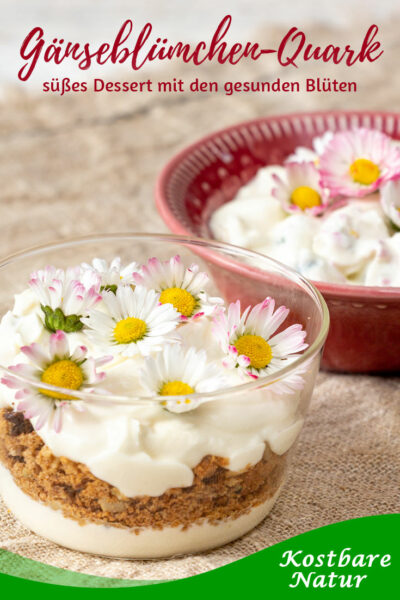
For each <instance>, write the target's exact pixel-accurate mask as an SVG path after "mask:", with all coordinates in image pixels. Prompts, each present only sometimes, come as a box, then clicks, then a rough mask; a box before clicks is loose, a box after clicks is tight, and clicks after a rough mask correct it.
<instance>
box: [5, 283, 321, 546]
mask: <svg viewBox="0 0 400 600" xmlns="http://www.w3.org/2000/svg"><path fill="white" fill-rule="evenodd" d="M40 319H41V309H40V305H39V302H38V301H37V300H36V297H35V295H34V294H33V292H31V291H29V290H28V291H24V292H23V293H21V294H18V295H17V296H16V299H15V305H14V308H13V309H12V310H11V311H9V312H8V313H7V314H6V315H5V316H4V317H3V319H2V321H1V324H0V364H2V365H11V364H12V365H15V364H18V363H23V362H27V359H26V356H25V355H24V354H23V353H22V352H20V350H19V348H20V347H21V346H23V345H26V344H31V343H32V342H42V343H43V342H45V341H46V338H48V337H49V335H50V334H49V333H48V332H47V331H46V330H45V329H44V328H43V325H42V323H41V320H40ZM179 332H180V335H182V338H184V339H185V338H187V339H188V340H191V341H192V343H193V344H194V343H197V344H198V345H199V346H200V347H205V346H208V345H209V346H210V347H211V346H212V347H213V348H214V350H213V352H214V355H213V356H211V358H212V359H220V358H221V356H222V355H221V356H219V355H218V349H217V350H215V347H216V344H215V343H214V344H212V343H211V342H212V331H211V324H210V320H209V319H208V318H202V319H200V320H199V321H198V322H193V323H192V322H190V323H187V324H184V325H182V326H181V327H179V328H178V333H179ZM68 335H69V336H71V337H70V339H71V343H73V345H77V344H78V343H79V344H83V345H85V346H87V347H88V350H89V352H90V353H91V355H92V356H99V355H102V354H103V353H102V352H101V351H99V350H98V349H97V348H96V347H95V345H94V344H93V343H92V342H91V341H90V339H89V338H88V337H87V336H86V335H85V333H84V330H83V331H82V332H77V333H72V334H68ZM143 360H144V359H143V357H141V356H135V357H129V358H125V357H123V356H119V357H118V358H116V359H114V360H113V362H111V363H109V364H106V365H105V366H104V367H102V370H104V371H105V372H106V373H107V377H106V381H107V389H110V390H111V391H112V392H113V394H116V395H129V396H130V397H135V395H137V396H144V395H145V391H144V390H143V389H142V387H141V385H140V382H139V379H138V372H139V370H140V369H141V368H142V366H143ZM229 377H230V385H232V386H235V385H237V384H238V383H243V380H239V379H238V375H237V374H236V372H235V370H232V371H231V372H230V375H229ZM309 395H310V391H309V390H308V389H307V386H306V387H305V388H304V389H303V390H300V391H298V392H295V393H291V394H276V393H273V392H270V393H268V394H266V392H265V390H264V391H252V392H251V394H249V393H243V394H242V395H239V396H238V395H234V396H232V397H231V398H230V397H229V396H227V397H226V399H225V400H218V401H211V402H209V403H205V404H202V405H201V406H200V407H198V408H197V409H196V410H193V411H191V412H188V413H185V414H175V413H172V412H169V411H168V410H164V409H163V408H162V407H161V406H160V405H159V403H158V402H154V401H152V400H151V399H149V401H148V403H147V404H146V403H144V404H143V403H142V404H140V405H139V404H134V403H133V404H130V405H124V404H109V405H102V404H100V403H98V402H96V401H94V402H93V403H90V402H87V403H85V404H86V406H85V409H84V410H78V404H74V402H71V405H70V407H69V408H68V410H65V413H64V416H63V426H62V429H61V431H59V432H56V431H54V429H53V428H52V426H51V424H50V423H49V422H48V423H47V424H45V425H44V426H43V427H42V428H41V429H40V430H39V431H38V435H39V436H40V437H41V438H42V439H43V441H44V443H45V444H46V445H47V446H48V447H49V448H50V450H51V451H52V453H53V454H54V455H56V456H64V457H66V458H68V459H70V460H72V461H76V462H79V463H83V464H85V465H86V466H87V467H88V468H89V470H90V471H91V472H92V473H93V474H94V475H95V476H96V477H98V478H99V479H101V480H104V481H106V482H108V483H109V484H110V485H112V486H115V487H116V488H118V489H119V490H120V491H121V492H122V493H123V494H124V495H125V496H127V497H134V496H139V495H150V496H159V495H161V494H163V493H164V492H165V491H166V490H168V489H169V488H172V487H186V486H190V485H191V484H192V483H193V471H192V469H193V468H194V467H195V466H196V465H197V464H199V463H200V462H201V460H202V459H203V458H204V457H205V456H207V455H215V456H221V457H225V458H227V459H228V460H229V464H228V468H229V469H231V470H233V471H240V470H243V469H245V468H246V467H249V466H251V465H255V464H256V463H257V462H258V461H259V460H260V459H261V458H262V456H263V454H264V451H265V448H266V443H268V444H269V445H270V447H271V449H272V451H273V452H275V453H276V454H279V455H282V454H284V453H285V452H286V451H287V450H288V449H289V448H290V447H291V446H292V444H293V443H294V441H295V439H296V437H297V436H298V433H299V431H300V429H301V426H302V423H303V419H302V417H301V413H303V412H304V411H303V410H299V405H300V404H301V403H302V402H304V401H305V400H304V397H305V396H307V397H309ZM1 402H2V404H3V406H6V405H13V403H14V390H12V389H9V388H7V387H6V386H4V385H3V386H1ZM32 422H33V424H34V423H35V420H34V419H33V420H32ZM13 510H14V507H13ZM43 510H44V509H43ZM42 512H43V511H42ZM60 518H61V517H60ZM249 519H250V516H249ZM22 520H23V521H24V519H22ZM238 521H239V519H238ZM250 521H251V519H250ZM250 521H249V523H248V524H246V523H247V522H246V523H245V519H244V521H243V532H244V531H245V530H247V529H249V528H251V526H252V525H251V524H250ZM27 524H28V526H30V525H29V523H27ZM93 527H94V526H93ZM97 531H100V529H98V530H97ZM121 535H122V534H121ZM157 535H159V534H158V533H157ZM174 535H175V534H174ZM229 535H230V534H229ZM229 535H228V536H227V541H228V538H229ZM237 535H240V533H239V534H232V538H233V537H237ZM140 537H141V536H140ZM206 537H207V536H205V539H206ZM229 539H231V538H229ZM63 543H64V542H63ZM210 545H212V544H210ZM207 547H208V546H207ZM89 551H90V549H89Z"/></svg>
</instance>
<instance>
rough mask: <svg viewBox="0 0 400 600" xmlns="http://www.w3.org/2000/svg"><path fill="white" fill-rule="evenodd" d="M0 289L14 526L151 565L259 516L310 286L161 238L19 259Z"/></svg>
mask: <svg viewBox="0 0 400 600" xmlns="http://www.w3.org/2000/svg"><path fill="white" fill-rule="evenodd" d="M117 256H118V257H119V259H116V257H117ZM99 257H101V260H100V259H99ZM155 257H156V258H155ZM232 261H233V262H234V264H235V277H232ZM227 264H228V265H229V270H227V267H226V265H227ZM48 265H54V267H52V266H48ZM121 265H124V267H122V266H121ZM71 267H73V268H71ZM207 274H208V275H207ZM0 282H1V290H2V292H1V296H0V308H1V315H2V321H1V324H0V365H1V371H2V385H1V386H0V390H1V397H0V407H1V408H0V431H1V434H0V490H1V494H2V497H3V500H4V502H5V503H6V505H7V506H8V507H9V509H10V510H11V511H12V512H13V514H14V515H15V516H16V517H17V518H18V519H19V520H20V521H21V522H22V523H23V524H24V525H25V526H27V527H28V528H30V529H32V530H33V531H34V532H36V533H38V534H39V535H42V536H43V537H45V538H48V539H50V540H52V541H54V542H56V543H59V544H61V545H64V546H66V547H68V548H72V549H76V550H80V551H85V552H90V553H95V554H101V555H106V556H118V557H129V558H157V557H166V556H171V555H177V554H184V553H194V552H200V551H204V550H207V549H211V548H214V547H216V546H220V545H222V544H225V543H227V542H229V541H232V540H234V539H236V538H237V537H240V536H241V535H243V534H245V533H246V532H248V531H249V530H250V529H252V528H253V527H255V526H256V525H257V524H258V523H259V522H260V521H261V520H262V519H263V518H264V517H265V516H266V515H267V514H268V513H269V512H270V510H271V509H272V507H273V505H274V502H275V500H276V499H277V497H278V495H279V493H280V490H281V488H282V485H283V482H284V479H285V473H286V471H287V466H288V461H289V459H290V455H291V453H292V450H293V448H294V445H295V441H296V439H297V437H298V435H299V433H300V430H301V428H302V425H303V421H304V417H305V414H306V411H307V408H308V405H309V402H310V399H311V395H312V390H313V386H314V382H315V377H316V374H317V372H318V368H319V361H320V355H321V350H322V347H323V344H324V341H325V338H326V335H327V331H328V325H329V317H328V312H327V308H326V305H325V303H324V301H323V299H322V297H321V295H320V294H319V292H318V291H317V290H316V289H315V288H314V287H313V286H312V285H311V284H310V283H309V282H307V281H306V280H305V279H304V278H302V277H301V276H300V275H298V274H296V273H295V272H294V271H292V270H291V269H288V268H286V267H284V266H283V265H281V264H280V263H278V262H275V261H273V260H271V259H268V258H266V257H263V256H261V255H257V253H254V252H250V251H247V250H244V249H240V248H236V247H234V246H229V245H227V244H222V243H218V242H211V241H207V240H201V239H196V238H187V237H181V236H163V235H156V234H154V235H153V234H148V235H146V234H137V235H136V234H132V235H128V234H127V235H110V236H98V237H91V238H84V239H79V240H73V241H70V242H65V243H59V244H53V245H48V246H43V247H41V248H36V249H33V250H29V251H27V252H24V253H19V254H16V255H14V256H12V257H10V258H8V259H6V260H5V261H4V262H3V263H2V264H1V265H0ZM221 295H222V298H221V297H220V296H221ZM13 296H15V301H14V305H13V301H12V298H13ZM229 302H230V303H231V304H229V306H228V304H226V303H229ZM247 307H251V308H247ZM299 493H300V492H299Z"/></svg>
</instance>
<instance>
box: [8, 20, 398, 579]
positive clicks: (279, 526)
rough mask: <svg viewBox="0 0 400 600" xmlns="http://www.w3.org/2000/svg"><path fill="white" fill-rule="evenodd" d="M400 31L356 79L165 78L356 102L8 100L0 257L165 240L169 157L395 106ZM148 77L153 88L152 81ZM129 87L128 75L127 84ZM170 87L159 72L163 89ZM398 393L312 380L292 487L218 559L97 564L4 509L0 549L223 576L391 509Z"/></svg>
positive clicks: (377, 380) (250, 70) (233, 74)
mask: <svg viewBox="0 0 400 600" xmlns="http://www.w3.org/2000/svg"><path fill="white" fill-rule="evenodd" d="M399 26H400V22H398V23H392V24H391V25H389V24H387V25H384V26H383V27H382V28H381V34H380V37H381V39H382V40H383V42H384V49H385V55H384V56H383V57H382V59H380V61H378V63H374V64H372V65H371V64H367V65H363V66H360V67H358V68H357V69H354V68H353V69H349V68H346V67H343V66H336V67H330V66H325V67H324V68H322V67H320V66H319V67H318V68H316V66H315V65H312V64H308V65H306V66H305V67H302V69H301V70H299V71H296V72H294V70H292V71H290V72H289V71H285V70H284V69H282V68H281V69H279V68H277V66H276V63H275V61H274V60H264V61H261V62H259V63H253V64H249V63H247V64H246V65H245V64H243V65H242V66H237V67H232V68H226V69H223V70H222V69H221V68H220V69H218V70H215V69H214V68H205V67H204V68H202V69H201V70H198V71H191V72H189V71H184V70H182V71H179V72H178V71H177V70H175V71H174V72H172V71H170V73H169V74H170V75H175V76H181V75H182V76H183V77H185V78H187V79H188V78H192V77H195V76H201V77H202V78H203V79H208V80H218V81H223V80H226V79H234V80H240V79H242V80H244V79H245V80H253V79H255V78H260V79H263V80H268V79H270V80H271V79H273V78H275V77H278V76H280V77H285V78H293V79H295V78H300V77H301V80H304V79H305V78H306V77H311V76H313V77H315V76H318V75H319V76H321V77H331V78H337V79H344V80H356V81H357V83H358V92H357V94H331V95H329V94H304V93H300V94H296V95H285V94H276V95H272V94H271V95H262V94H260V95H248V94H247V95H239V94H238V95H236V96H231V97H227V96H225V95H224V94H213V95H207V94H204V95H203V94H201V95H190V94H177V95H170V96H168V95H166V96H160V95H157V94H147V95H145V96H144V95H143V96H134V95H131V94H126V95H124V94H115V95H113V94H109V95H107V94H104V95H101V94H97V95H94V96H93V95H89V94H87V95H86V94H85V95H79V94H77V95H74V96H64V97H62V98H60V97H58V96H49V95H44V94H42V95H37V96H33V95H32V94H28V93H27V92H26V91H21V90H14V91H13V90H10V92H9V93H8V94H7V95H6V96H5V97H4V98H3V99H2V108H1V112H0V143H1V160H0V182H1V192H0V193H1V208H0V215H1V218H0V255H1V256H4V255H6V254H9V253H10V252H12V251H15V250H19V249H22V248H24V247H27V246H31V245H33V244H37V243H41V242H46V241H50V240H55V239H61V238H68V237H71V236H76V235H84V234H89V233H94V232H118V231H127V230H131V231H135V230H136V231H165V226H164V225H163V224H162V222H161V220H160V218H159V217H158V215H157V213H156V211H155V208H154V205H153V202H152V188H153V185H154V179H155V176H156V174H157V172H158V170H159V169H160V167H161V166H162V164H163V163H164V162H165V161H166V160H167V159H168V157H169V156H170V155H171V154H172V153H173V152H175V151H176V150H177V149H179V148H181V147H183V146H184V145H185V144H187V143H188V142H190V141H192V140H194V139H195V138H196V137H198V136H199V135H201V134H204V133H206V132H208V131H212V130H213V129H216V128H219V127H222V126H225V125H228V124H231V123H234V122H236V121H238V120H241V119H247V118H253V117H257V116H259V115H264V114H266V113H277V112H281V111H282V112H289V111H295V110H310V109H327V108H360V107H361V108H371V109H373V108H379V109H386V110H393V109H396V108H398V100H399V93H400V71H399V70H398V69H393V68H392V67H393V58H394V57H395V56H398V53H399V50H400V41H399V38H398V30H399ZM365 29H366V28H365ZM307 31H308V33H309V34H310V37H311V38H312V39H313V40H314V41H315V42H320V43H322V42H325V43H327V42H331V41H335V42H341V43H342V44H343V42H344V41H345V43H348V42H352V43H354V44H356V43H357V42H359V41H360V39H361V37H362V35H361V32H362V31H363V27H362V26H360V25H358V26H357V28H356V29H355V28H353V29H348V30H346V31H341V32H339V31H329V30H327V29H324V30H322V29H315V28H314V29H312V28H311V27H309V28H307ZM281 35H282V31H271V30H270V29H269V30H268V31H260V32H258V34H257V36H256V39H267V40H270V41H271V43H274V40H277V39H279V38H280V37H281ZM152 76H153V78H154V79H156V80H157V78H158V77H157V73H155V72H154V73H153V74H152ZM111 77H112V74H111ZM111 77H110V79H111ZM118 78H120V77H118ZM133 78H134V77H133V76H132V73H127V74H126V77H125V79H127V80H133ZM142 78H143V79H145V78H146V76H145V75H144V74H143V77H142ZM167 78H168V73H167V71H166V70H165V71H164V72H163V74H162V76H160V79H167ZM114 79H115V77H114ZM365 351H366V352H368V348H365ZM399 384H400V380H399V378H395V377H386V378H384V377H366V376H349V375H347V376H346V375H333V374H327V373H322V374H320V375H319V377H318V381H317V385H316V388H315V394H314V399H313V402H312V405H311V409H310V413H309V416H308V419H307V422H306V425H305V428H304V431H303V432H302V435H301V439H300V442H299V445H298V447H297V452H296V455H295V457H294V460H293V463H292V466H291V469H290V474H289V478H288V481H287V483H286V485H285V487H284V489H283V492H282V495H281V497H280V499H279V500H278V502H277V504H276V506H275V508H274V510H273V511H272V513H271V515H270V516H269V517H268V518H267V519H266V520H265V522H264V523H263V524H262V525H260V526H259V527H258V528H257V529H255V530H254V531H253V532H252V533H250V534H249V535H247V536H246V537H244V538H243V539H241V540H238V541H237V542H235V543H232V544H229V545H227V546H225V547H223V548H220V549H218V550H215V551H213V552H210V553H207V554H202V555H199V556H192V557H185V558H177V559H170V560H162V561H125V560H108V559H103V558H96V557H91V556H88V555H84V554H80V553H77V552H72V551H69V550H65V549H63V548H60V547H58V546H56V545H54V544H51V543H48V542H47V541H45V540H43V539H41V538H39V537H37V536H35V535H33V534H32V533H30V532H29V531H28V530H26V529H25V528H24V527H22V526H21V525H20V524H19V523H17V522H16V521H15V520H14V518H13V517H12V516H11V514H9V513H8V512H7V510H6V509H5V508H4V506H3V505H0V546H1V547H2V548H5V549H7V550H10V551H12V552H16V553H19V554H21V555H23V556H26V557H30V558H34V559H36V560H39V561H43V562H45V563H48V564H51V565H54V566H58V567H64V568H69V569H72V570H75V571H80V572H82V573H89V574H94V575H103V576H109V577H124V578H132V579H135V578H136V579H169V578H179V577H185V576H189V575H194V574H197V573H201V572H204V571H206V570H209V569H213V568H216V567H219V566H221V565H224V564H226V563H229V562H231V561H233V560H236V559H239V558H241V557H243V556H246V555H248V554H250V553H252V552H256V551H257V550H260V549H262V548H265V547H267V546H268V545H270V544H274V543H277V542H279V541H282V540H284V539H287V538H289V537H292V536H294V535H296V534H299V533H302V532H304V531H307V530H310V529H314V528H317V527H320V526H323V525H326V524H329V523H332V522H336V521H340V520H344V519H350V518H354V517H361V516H364V515H372V514H379V513H386V512H395V511H398V510H399V508H400V503H399V486H398V483H399V455H400V435H399V433H400V432H399V430H400V426H399V424H400V419H399V401H400V385H399Z"/></svg>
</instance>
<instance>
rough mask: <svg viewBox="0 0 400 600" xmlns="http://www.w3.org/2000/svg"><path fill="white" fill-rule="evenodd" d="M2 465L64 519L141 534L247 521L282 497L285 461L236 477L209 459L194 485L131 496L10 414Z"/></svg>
mask: <svg viewBox="0 0 400 600" xmlns="http://www.w3.org/2000/svg"><path fill="white" fill-rule="evenodd" d="M0 461H1V462H2V463H3V465H4V466H5V467H6V468H7V469H8V470H9V471H10V473H11V474H12V476H13V478H14V481H15V483H16V484H17V485H18V486H19V488H20V489H21V490H22V491H23V492H25V493H26V494H28V495H29V496H30V497H31V498H33V499H34V500H38V501H41V502H42V503H44V504H46V505H48V506H50V507H51V508H53V509H59V510H61V511H62V512H63V514H64V516H65V517H67V518H70V519H75V520H76V521H78V522H81V523H86V522H92V523H93V522H94V523H98V524H105V525H113V526H115V527H128V528H133V529H137V532H138V533H139V532H140V529H141V528H143V527H145V528H153V529H162V528H163V527H167V526H168V527H177V526H183V527H188V526H189V525H191V524H193V523H196V524H200V523H201V522H204V521H206V520H207V521H209V522H212V523H216V522H217V521H220V520H221V519H227V518H231V519H235V518H237V517H239V516H241V515H242V514H244V513H246V512H248V511H249V510H250V509H251V508H252V507H253V506H256V505H258V504H261V503H262V502H265V501H266V500H267V499H268V498H270V497H272V496H273V495H274V494H275V492H276V491H277V490H278V488H279V486H280V485H281V483H282V480H283V474H284V470H285V463H286V457H285V456H278V455H277V454H274V453H273V452H272V451H271V450H270V449H267V450H266V452H265V454H264V457H263V458H262V460H260V461H259V462H258V463H257V464H256V465H254V466H252V467H249V468H248V469H246V470H244V471H242V472H233V471H230V470H229V469H227V468H226V466H227V460H226V459H225V458H222V457H218V456H205V457H204V458H203V459H202V461H201V462H200V463H199V464H198V465H197V466H196V467H195V468H194V469H193V473H194V481H193V485H191V486H190V487H185V488H171V489H169V490H167V491H166V492H165V493H164V494H162V495H161V496H136V497H135V498H127V497H126V496H124V495H123V494H122V493H121V492H120V491H119V490H118V489H117V488H115V487H113V486H112V485H110V484H108V483H106V482H105V481H102V480H100V479H98V478H97V477H95V476H94V475H93V474H92V473H91V472H90V471H89V469H88V468H87V467H86V466H85V465H83V464H81V463H77V462H74V461H72V460H69V459H68V458H64V457H57V456H54V455H53V454H52V452H51V450H50V449H49V448H48V447H47V446H46V445H45V444H44V442H43V440H42V439H41V438H40V437H39V436H38V435H37V433H36V432H35V431H34V430H33V428H32V426H31V423H30V421H28V420H26V419H25V418H24V416H23V415H22V413H16V412H13V411H11V410H10V409H3V410H2V411H0Z"/></svg>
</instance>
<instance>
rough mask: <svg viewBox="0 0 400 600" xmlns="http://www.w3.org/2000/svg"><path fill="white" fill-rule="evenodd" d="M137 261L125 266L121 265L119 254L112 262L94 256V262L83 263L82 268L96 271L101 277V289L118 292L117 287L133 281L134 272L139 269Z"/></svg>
mask: <svg viewBox="0 0 400 600" xmlns="http://www.w3.org/2000/svg"><path fill="white" fill-rule="evenodd" d="M137 267H138V266H137V264H136V262H131V263H129V264H128V265H126V266H125V267H122V266H121V259H120V258H119V257H118V256H117V257H116V258H114V259H113V260H112V261H111V262H110V263H108V262H107V261H106V260H103V259H101V258H94V259H93V260H92V264H88V263H82V268H83V269H87V270H89V271H94V272H95V273H97V275H98V276H99V277H100V281H101V287H100V291H103V290H110V291H111V292H114V293H115V292H116V291H117V287H118V286H119V285H120V284H121V283H122V284H123V285H131V284H133V283H134V281H133V277H132V275H133V273H134V272H135V271H137Z"/></svg>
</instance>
